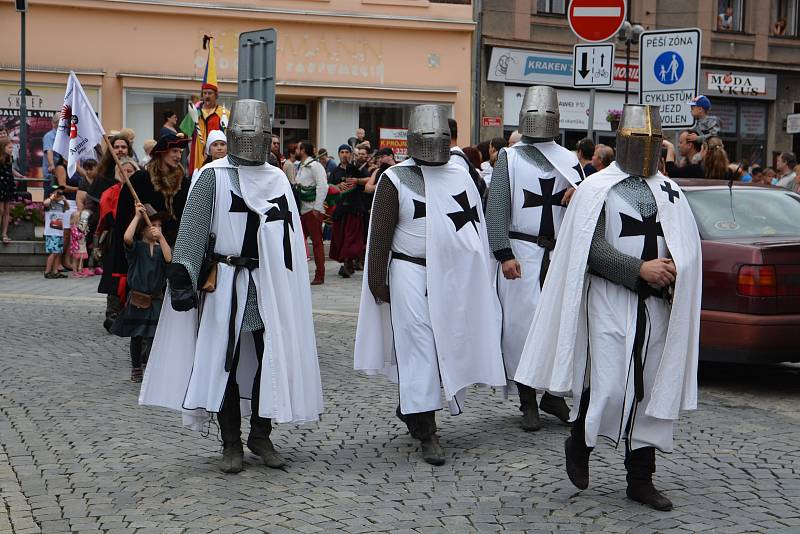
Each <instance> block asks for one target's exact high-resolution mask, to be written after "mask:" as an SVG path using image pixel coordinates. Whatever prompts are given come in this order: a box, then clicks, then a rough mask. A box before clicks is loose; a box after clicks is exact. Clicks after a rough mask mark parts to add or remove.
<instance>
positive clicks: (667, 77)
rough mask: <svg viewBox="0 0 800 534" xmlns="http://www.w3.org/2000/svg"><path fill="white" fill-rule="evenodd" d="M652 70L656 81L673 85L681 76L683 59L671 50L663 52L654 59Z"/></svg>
mask: <svg viewBox="0 0 800 534" xmlns="http://www.w3.org/2000/svg"><path fill="white" fill-rule="evenodd" d="M653 70H654V73H655V76H656V78H657V79H658V81H660V82H661V83H663V84H665V85H673V84H675V83H678V81H679V80H680V79H681V76H683V58H682V57H681V56H680V54H678V53H677V52H674V51H672V50H670V51H668V52H664V53H662V54H661V55H660V56H658V57H657V58H656V62H655V64H654V65H653Z"/></svg>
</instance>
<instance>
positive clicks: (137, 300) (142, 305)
mask: <svg viewBox="0 0 800 534" xmlns="http://www.w3.org/2000/svg"><path fill="white" fill-rule="evenodd" d="M130 303H131V306H133V307H134V308H139V309H140V310H147V309H149V308H150V306H152V305H153V296H152V295H150V294H148V293H142V292H141V291H134V290H131V295H130Z"/></svg>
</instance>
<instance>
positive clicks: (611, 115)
mask: <svg viewBox="0 0 800 534" xmlns="http://www.w3.org/2000/svg"><path fill="white" fill-rule="evenodd" d="M606 120H607V121H608V123H609V124H610V125H611V131H612V132H616V131H617V128H619V121H620V120H622V110H621V109H609V110H608V113H607V114H606Z"/></svg>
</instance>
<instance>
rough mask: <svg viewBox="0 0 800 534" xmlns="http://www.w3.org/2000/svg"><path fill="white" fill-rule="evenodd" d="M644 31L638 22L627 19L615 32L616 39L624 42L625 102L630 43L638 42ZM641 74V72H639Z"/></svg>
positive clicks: (627, 89) (627, 85) (626, 99)
mask: <svg viewBox="0 0 800 534" xmlns="http://www.w3.org/2000/svg"><path fill="white" fill-rule="evenodd" d="M642 32H644V28H642V27H641V26H640V25H639V24H631V23H630V22H629V21H627V20H626V21H625V22H623V23H622V27H621V28H620V29H619V32H617V40H618V41H619V42H621V43H625V103H626V104H627V103H628V93H629V92H630V70H631V45H632V44H634V43H638V42H639V36H640V35H642ZM639 75H640V76H641V73H639Z"/></svg>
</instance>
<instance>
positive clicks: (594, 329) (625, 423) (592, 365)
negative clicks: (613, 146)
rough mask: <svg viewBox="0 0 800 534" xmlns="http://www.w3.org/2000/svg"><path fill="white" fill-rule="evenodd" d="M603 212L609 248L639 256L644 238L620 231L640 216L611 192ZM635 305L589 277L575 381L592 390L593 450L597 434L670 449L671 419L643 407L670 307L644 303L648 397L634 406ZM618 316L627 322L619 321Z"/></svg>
mask: <svg viewBox="0 0 800 534" xmlns="http://www.w3.org/2000/svg"><path fill="white" fill-rule="evenodd" d="M604 210H605V217H606V219H605V220H606V233H605V238H606V240H607V241H608V242H609V244H611V246H613V247H614V248H616V249H617V250H619V251H620V252H622V253H624V254H627V255H629V256H633V257H636V258H639V257H641V255H642V251H643V247H644V245H645V237H644V236H643V235H635V236H633V235H624V236H623V234H629V233H633V232H623V231H622V230H623V224H622V219H623V217H622V215H625V216H627V217H630V219H629V220H635V221H638V220H641V219H642V217H641V215H640V214H639V213H638V212H637V211H636V209H634V208H633V207H632V206H630V205H629V204H628V203H627V202H625V200H624V199H622V198H621V197H620V196H619V195H618V194H617V193H616V192H615V191H614V190H613V189H612V190H611V191H609V193H608V197H607V198H606V205H605V208H604ZM656 220H658V217H656ZM653 239H654V241H655V243H657V247H658V257H659V258H668V257H670V253H669V250H667V245H666V241H664V237H663V235H659V236H657V237H655V238H653ZM637 304H638V297H637V295H636V294H635V293H634V292H633V291H630V290H629V289H626V288H625V287H622V286H620V285H618V284H615V283H614V282H611V281H609V280H606V279H605V278H602V277H600V276H595V275H589V280H588V283H587V296H586V306H587V316H588V317H590V318H591V319H590V320H589V321H588V331H589V332H588V334H589V349H588V364H587V365H586V367H585V368H584V369H583V370H581V369H578V368H576V369H575V373H576V377H575V380H576V382H581V381H585V385H586V386H587V387H589V388H590V395H589V397H590V403H589V411H588V413H587V415H586V444H587V445H588V446H590V447H594V446H595V445H596V443H597V436H604V437H606V438H609V439H611V440H612V441H613V442H614V443H619V441H620V440H622V439H624V438H627V439H628V443H629V444H630V447H631V449H638V448H640V447H658V448H659V449H661V450H662V451H671V450H672V426H673V421H672V420H671V419H658V418H655V417H651V416H650V415H647V414H646V413H644V410H643V409H641V407H642V406H646V405H647V403H648V402H649V401H650V396H651V392H652V389H653V384H654V382H655V377H656V371H657V370H658V368H659V365H660V364H661V357H662V353H663V352H664V340H665V338H666V335H667V325H668V324H669V316H670V307H669V305H668V303H667V302H666V301H665V300H663V299H660V298H657V297H649V298H647V299H646V300H645V308H646V310H647V311H646V316H647V320H646V333H645V346H644V348H643V350H642V361H643V363H644V373H643V374H644V399H643V400H642V404H639V403H636V402H635V394H634V366H633V340H634V336H635V330H636V316H637ZM615 315H616V316H622V317H624V318H625V319H626V320H625V321H624V322H620V321H619V320H618V318H617V317H615ZM582 394H583V392H581V394H580V395H578V396H577V397H576V398H575V403H574V404H575V405H576V406H579V405H580V396H581V395H582ZM576 414H577V412H576ZM626 427H627V428H626ZM626 430H627V431H626Z"/></svg>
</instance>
